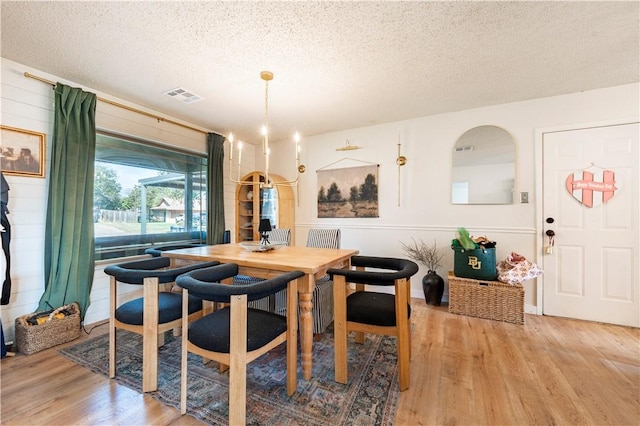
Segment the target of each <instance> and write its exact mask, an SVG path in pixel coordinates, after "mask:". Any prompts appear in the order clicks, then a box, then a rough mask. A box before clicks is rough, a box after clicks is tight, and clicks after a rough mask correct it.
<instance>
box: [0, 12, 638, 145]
mask: <svg viewBox="0 0 640 426" xmlns="http://www.w3.org/2000/svg"><path fill="white" fill-rule="evenodd" d="M639 5H640V2H638V1H632V2H602V1H598V2H464V1H455V2H416V1H414V2H384V1H378V2H317V1H306V2H305V1H302V2H218V1H216V2H213V1H210V2H175V1H167V2H157V1H138V2H116V1H113V2H108V1H103V2H83V1H71V2H58V1H53V2H36V1H27V2H14V1H2V3H1V7H2V10H1V15H2V34H1V35H2V38H1V43H2V44H1V55H2V57H3V58H7V59H10V60H13V61H16V62H19V63H22V64H25V65H27V66H30V67H33V68H36V69H39V70H42V71H45V72H47V73H51V74H54V75H56V76H59V77H60V78H62V79H66V80H69V81H72V82H75V83H78V84H80V85H83V86H86V87H89V88H92V89H95V90H98V91H101V92H105V93H108V94H110V95H113V96H117V97H119V98H121V99H124V100H127V101H130V102H134V103H136V104H140V105H143V106H145V107H149V108H152V109H154V110H157V111H160V112H162V113H166V114H169V115H171V116H174V117H177V118H180V119H184V120H187V121H189V122H192V123H194V124H196V125H199V126H202V127H203V128H205V129H208V130H213V131H215V132H218V133H222V134H225V133H227V132H228V131H230V130H233V131H234V132H235V133H236V134H237V135H238V136H239V137H240V138H244V139H245V140H247V141H249V142H253V143H256V142H257V141H258V140H259V133H258V130H259V128H260V124H261V122H262V117H263V114H264V83H263V82H262V80H260V78H259V74H260V71H262V70H265V69H267V70H271V71H273V72H274V74H275V79H274V80H273V81H272V82H271V83H270V86H269V91H270V93H269V95H270V98H269V99H270V121H271V127H272V139H274V140H279V139H283V138H288V137H290V135H291V134H292V133H293V131H294V130H295V129H297V130H298V131H299V132H300V133H301V134H302V135H303V136H304V135H313V134H321V133H325V132H330V131H335V130H343V129H349V128H354V127H359V126H369V125H373V124H379V123H385V122H391V121H397V120H403V119H408V118H414V117H421V116H426V115H431V114H437V113H443V112H450V111H459V110H463V109H469V108H474V107H480V106H486V105H495V104H501V103H508V102H513V101H519V100H526V99H533V98H540V97H548V96H554V95H559V94H564V93H572V92H579V91H583V90H590V89H596V88H602V87H610V86H615V85H620V84H627V83H633V82H638V81H640V71H639V56H640V53H639V45H640V43H639V28H640V18H639ZM176 87H182V88H185V89H187V90H189V91H191V92H193V93H195V94H197V95H199V96H202V97H203V98H204V100H202V101H200V102H195V103H192V104H184V103H181V102H178V101H177V100H175V99H172V98H169V97H168V96H166V95H163V94H162V93H163V92H165V91H167V90H170V89H174V88H176Z"/></svg>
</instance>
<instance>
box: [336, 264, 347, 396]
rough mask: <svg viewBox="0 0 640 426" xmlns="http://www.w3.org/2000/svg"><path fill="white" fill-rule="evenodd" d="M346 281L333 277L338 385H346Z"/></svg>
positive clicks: (337, 276)
mask: <svg viewBox="0 0 640 426" xmlns="http://www.w3.org/2000/svg"><path fill="white" fill-rule="evenodd" d="M346 287H347V285H346V281H345V277H344V276H341V275H335V276H334V282H333V301H334V311H333V315H334V327H333V339H334V351H335V356H334V359H335V379H336V382H338V383H344V384H347V296H346Z"/></svg>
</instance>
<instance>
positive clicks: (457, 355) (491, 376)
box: [0, 299, 640, 425]
mask: <svg viewBox="0 0 640 426" xmlns="http://www.w3.org/2000/svg"><path fill="white" fill-rule="evenodd" d="M413 308H414V310H413V313H412V322H413V324H414V325H413V327H414V328H413V334H412V336H413V337H412V338H413V341H412V360H411V387H410V389H409V390H407V391H405V392H402V394H401V396H400V403H399V407H398V411H397V415H396V424H397V425H475V424H478V425H488V424H490V425H533V424H543V425H552V424H562V425H638V424H640V330H639V329H633V328H626V327H618V326H611V325H603V324H596V323H589V322H584V321H574V320H567V319H561V318H553V317H542V316H534V315H527V316H526V324H525V325H524V326H521V325H513V324H507V323H501V322H496V321H490V320H483V319H477V318H470V317H465V316H460V315H453V314H449V313H448V312H447V308H446V306H441V307H433V306H427V305H426V304H425V303H424V300H418V299H414V300H413ZM87 328H90V327H87ZM106 331H107V327H106V326H104V325H103V326H100V327H98V328H96V329H95V330H94V331H93V332H92V334H91V337H92V336H94V335H96V334H98V333H102V332H106ZM83 334H84V333H83ZM82 338H86V336H83V337H82ZM74 343H77V340H76V341H74V342H72V343H71V344H74ZM57 349H58V348H52V349H49V350H46V351H43V352H40V353H37V354H33V355H29V356H16V357H13V358H5V359H3V360H2V363H1V380H2V390H1V394H0V397H1V422H2V424H3V425H71V424H73V425H75V424H85V425H116V424H117V425H143V424H145V425H149V424H154V425H195V424H200V423H199V422H198V421H197V420H195V419H193V418H192V417H189V416H184V417H181V416H180V415H179V412H178V410H176V409H173V408H170V407H166V406H164V405H162V404H161V403H159V402H157V401H156V400H154V399H153V398H151V397H149V396H142V395H140V394H138V393H137V392H135V391H132V390H130V389H128V388H126V387H124V386H120V385H117V384H116V383H115V382H114V381H111V380H108V379H106V378H105V377H103V376H100V375H98V374H95V373H92V372H90V371H89V370H87V369H85V368H83V367H80V366H78V365H76V364H74V363H72V362H71V361H68V360H66V359H65V358H63V357H62V356H60V355H58V353H57ZM249 380H250V378H249Z"/></svg>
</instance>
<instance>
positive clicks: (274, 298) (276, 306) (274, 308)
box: [232, 228, 291, 316]
mask: <svg viewBox="0 0 640 426" xmlns="http://www.w3.org/2000/svg"><path fill="white" fill-rule="evenodd" d="M267 235H268V238H269V242H271V243H274V242H283V243H286V244H287V245H291V229H289V228H274V229H272V230H271V231H269V232H268V233H267ZM262 280H264V278H258V277H252V276H249V275H237V276H235V277H233V281H232V283H233V284H234V285H247V284H252V283H256V282H259V281H262ZM286 298H287V292H286V290H282V291H279V292H278V293H277V294H275V295H271V296H268V297H264V298H262V299H260V300H254V301H252V302H249V307H251V308H256V309H262V310H263V311H269V312H278V313H280V314H281V315H283V316H284V315H286V313H285V310H286V303H287V302H286Z"/></svg>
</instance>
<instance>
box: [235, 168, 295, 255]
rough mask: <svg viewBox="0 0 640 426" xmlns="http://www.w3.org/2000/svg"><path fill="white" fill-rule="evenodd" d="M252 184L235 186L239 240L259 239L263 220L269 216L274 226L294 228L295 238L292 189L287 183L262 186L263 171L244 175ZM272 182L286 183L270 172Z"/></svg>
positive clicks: (243, 178) (237, 240)
mask: <svg viewBox="0 0 640 426" xmlns="http://www.w3.org/2000/svg"><path fill="white" fill-rule="evenodd" d="M242 180H243V181H245V182H252V183H251V184H239V185H238V186H237V188H236V242H238V243H239V242H242V241H260V233H259V232H258V226H259V225H260V219H270V220H271V226H272V227H274V228H289V229H291V241H292V242H293V241H295V238H294V225H295V223H294V211H295V206H294V197H293V189H292V187H290V186H286V185H282V186H280V185H273V187H272V188H263V185H264V183H265V177H264V173H262V172H251V173H248V174H246V175H245V176H243V177H242ZM269 181H270V183H277V182H284V181H285V180H284V179H283V178H282V177H281V176H278V175H274V174H269Z"/></svg>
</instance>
